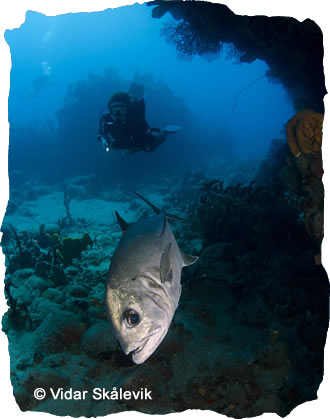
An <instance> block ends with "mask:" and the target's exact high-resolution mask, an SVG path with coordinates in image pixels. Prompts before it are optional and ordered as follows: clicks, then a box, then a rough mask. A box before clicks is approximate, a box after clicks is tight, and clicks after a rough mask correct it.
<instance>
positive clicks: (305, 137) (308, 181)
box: [287, 110, 324, 243]
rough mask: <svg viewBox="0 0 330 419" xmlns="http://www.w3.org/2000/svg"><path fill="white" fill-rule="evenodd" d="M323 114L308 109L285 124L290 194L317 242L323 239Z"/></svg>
mask: <svg viewBox="0 0 330 419" xmlns="http://www.w3.org/2000/svg"><path fill="white" fill-rule="evenodd" d="M322 125H323V115H322V114H319V113H316V112H314V111H312V110H304V111H301V112H298V113H297V114H296V115H295V116H294V117H293V118H292V119H290V121H288V123H287V141H288V145H289V147H290V150H291V152H292V154H293V156H294V158H290V159H288V164H289V168H290V170H291V172H293V174H292V175H291V177H290V180H291V185H290V187H291V191H292V192H293V193H295V194H297V196H298V207H299V209H300V210H301V211H302V212H303V213H304V216H305V226H306V230H307V232H308V234H310V235H311V236H312V237H313V238H314V239H315V240H316V241H317V242H318V243H321V241H322V238H323V218H324V216H323V200H324V188H323V183H322V175H323V167H322V155H321V145H322Z"/></svg>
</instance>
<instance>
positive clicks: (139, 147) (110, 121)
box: [98, 83, 181, 154]
mask: <svg viewBox="0 0 330 419" xmlns="http://www.w3.org/2000/svg"><path fill="white" fill-rule="evenodd" d="M143 91H144V88H143V86H142V85H139V84H137V83H133V84H132V85H131V87H130V89H129V92H128V93H127V92H117V93H114V94H113V95H112V96H111V98H110V100H109V102H108V109H109V112H108V113H106V114H103V115H101V117H100V127H99V136H98V140H99V141H102V143H103V145H104V147H105V149H106V151H109V150H110V149H117V150H127V152H128V153H129V154H132V153H136V152H139V151H146V152H151V151H154V150H155V149H156V148H157V147H158V146H159V145H161V144H162V143H163V142H164V141H165V140H166V138H167V135H168V134H171V133H175V132H177V131H179V130H180V129H181V127H178V126H168V127H166V128H164V129H163V130H161V129H159V128H149V125H148V123H147V122H146V120H145V111H146V107H145V103H144V99H143V97H142V96H143Z"/></svg>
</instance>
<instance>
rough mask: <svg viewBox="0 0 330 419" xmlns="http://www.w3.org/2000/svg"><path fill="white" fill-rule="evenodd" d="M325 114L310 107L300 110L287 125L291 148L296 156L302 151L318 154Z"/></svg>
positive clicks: (307, 153)
mask: <svg viewBox="0 0 330 419" xmlns="http://www.w3.org/2000/svg"><path fill="white" fill-rule="evenodd" d="M322 125H323V115H322V114H320V113H317V112H314V111H312V110H310V109H307V110H304V111H301V112H298V113H296V114H295V115H294V117H293V118H291V119H290V121H288V123H287V126H286V131H287V139H288V144H289V147H290V150H291V152H292V154H293V155H294V156H295V157H299V156H300V154H301V153H304V154H306V155H309V154H317V153H318V152H319V151H320V150H321V144H322Z"/></svg>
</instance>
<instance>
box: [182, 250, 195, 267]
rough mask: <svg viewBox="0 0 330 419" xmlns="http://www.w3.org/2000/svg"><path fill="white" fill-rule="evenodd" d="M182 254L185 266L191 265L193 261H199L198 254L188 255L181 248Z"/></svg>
mask: <svg viewBox="0 0 330 419" xmlns="http://www.w3.org/2000/svg"><path fill="white" fill-rule="evenodd" d="M181 256H182V259H183V266H189V265H192V264H193V263H195V262H197V261H198V259H199V257H198V256H192V255H188V254H187V253H185V252H183V251H182V250H181Z"/></svg>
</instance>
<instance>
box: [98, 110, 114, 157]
mask: <svg viewBox="0 0 330 419" xmlns="http://www.w3.org/2000/svg"><path fill="white" fill-rule="evenodd" d="M108 119H109V115H108V114H107V115H103V116H102V119H101V120H100V126H99V135H98V136H97V140H98V141H100V142H101V143H102V145H103V147H104V149H105V151H110V148H112V145H113V140H112V138H111V135H110V129H109V128H110V127H109V125H112V121H108Z"/></svg>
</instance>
